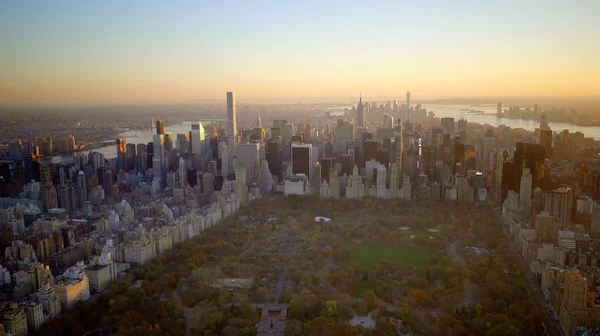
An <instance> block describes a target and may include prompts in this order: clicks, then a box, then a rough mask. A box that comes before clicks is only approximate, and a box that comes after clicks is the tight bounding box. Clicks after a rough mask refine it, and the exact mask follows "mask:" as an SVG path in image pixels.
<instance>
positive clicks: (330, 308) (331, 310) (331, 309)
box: [325, 301, 338, 316]
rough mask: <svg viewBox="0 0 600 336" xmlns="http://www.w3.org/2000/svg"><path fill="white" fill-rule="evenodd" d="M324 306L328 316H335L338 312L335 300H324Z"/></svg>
mask: <svg viewBox="0 0 600 336" xmlns="http://www.w3.org/2000/svg"><path fill="white" fill-rule="evenodd" d="M325 306H326V307H327V313H328V314H329V316H336V315H337V312H338V308H337V302H335V301H326V302H325Z"/></svg>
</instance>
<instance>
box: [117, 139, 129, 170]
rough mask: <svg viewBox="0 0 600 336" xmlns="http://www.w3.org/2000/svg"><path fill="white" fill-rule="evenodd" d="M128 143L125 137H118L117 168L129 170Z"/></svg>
mask: <svg viewBox="0 0 600 336" xmlns="http://www.w3.org/2000/svg"><path fill="white" fill-rule="evenodd" d="M126 162H127V143H126V141H125V139H123V138H121V137H119V138H117V170H121V169H123V170H127V166H126V165H127V164H126Z"/></svg>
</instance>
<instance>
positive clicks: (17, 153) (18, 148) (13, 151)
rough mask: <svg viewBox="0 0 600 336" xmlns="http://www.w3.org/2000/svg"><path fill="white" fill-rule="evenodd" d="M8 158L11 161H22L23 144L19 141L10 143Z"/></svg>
mask: <svg viewBox="0 0 600 336" xmlns="http://www.w3.org/2000/svg"><path fill="white" fill-rule="evenodd" d="M8 156H9V157H10V158H11V160H15V161H21V160H23V142H21V140H17V141H15V142H11V143H10V144H9V145H8Z"/></svg>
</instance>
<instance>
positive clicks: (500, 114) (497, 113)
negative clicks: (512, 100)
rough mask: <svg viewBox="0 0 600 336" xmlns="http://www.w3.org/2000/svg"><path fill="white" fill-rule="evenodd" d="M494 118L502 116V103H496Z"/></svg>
mask: <svg viewBox="0 0 600 336" xmlns="http://www.w3.org/2000/svg"><path fill="white" fill-rule="evenodd" d="M496 116H497V117H500V116H502V102H498V105H496Z"/></svg>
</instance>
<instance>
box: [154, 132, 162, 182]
mask: <svg viewBox="0 0 600 336" xmlns="http://www.w3.org/2000/svg"><path fill="white" fill-rule="evenodd" d="M152 138H153V141H152V145H153V147H154V152H153V157H152V173H153V176H154V179H155V180H158V181H162V175H163V174H162V171H163V166H164V164H165V138H164V135H162V134H154V136H153V137H152Z"/></svg>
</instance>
